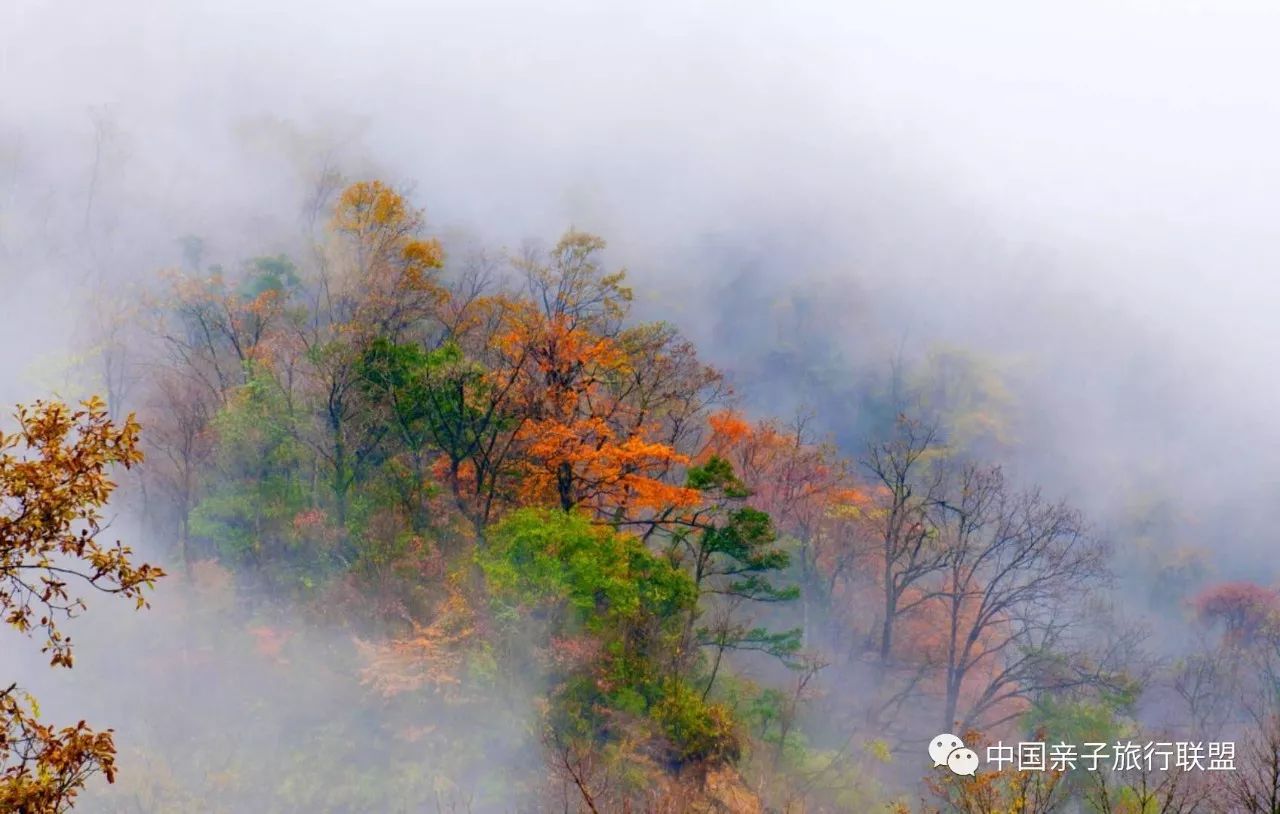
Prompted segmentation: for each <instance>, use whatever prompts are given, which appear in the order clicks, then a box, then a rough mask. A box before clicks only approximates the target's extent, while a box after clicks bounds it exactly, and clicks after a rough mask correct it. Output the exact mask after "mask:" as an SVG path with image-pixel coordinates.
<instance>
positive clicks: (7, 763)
mask: <svg viewBox="0 0 1280 814" xmlns="http://www.w3.org/2000/svg"><path fill="white" fill-rule="evenodd" d="M16 418H17V422H18V429H17V430H16V431H14V432H11V433H4V434H0V505H3V507H4V510H3V515H2V516H0V609H2V610H3V611H4V614H5V621H6V622H7V623H8V624H9V626H10V627H12V628H14V629H15V630H17V631H18V632H20V633H24V634H29V635H40V636H42V637H43V638H44V640H45V642H44V647H43V651H44V652H45V653H48V654H49V660H50V663H51V664H52V665H53V666H55V667H66V668H69V667H71V666H72V643H71V639H70V638H69V637H67V636H66V635H65V634H63V633H62V631H61V629H60V627H59V622H60V621H61V620H63V619H66V618H68V617H70V616H71V615H73V614H75V613H76V612H77V611H79V610H82V609H84V608H85V603H84V601H83V600H82V599H81V598H80V597H78V596H76V595H75V593H74V592H76V591H77V590H79V589H81V588H89V589H93V590H95V591H98V592H101V593H107V594H116V595H119V596H121V597H123V598H125V599H129V600H131V601H133V602H134V603H135V604H136V606H137V607H139V608H141V607H144V606H145V605H146V596H145V593H146V591H147V590H148V589H150V588H151V587H153V585H154V584H155V581H156V580H157V579H159V578H160V577H162V576H163V575H164V574H163V572H162V571H161V570H160V569H158V568H156V567H154V566H151V565H147V564H145V563H143V564H135V563H134V562H133V560H132V559H131V554H132V552H131V551H130V549H129V548H128V547H126V546H123V545H121V544H119V543H115V544H108V543H105V542H103V541H101V540H99V539H98V533H99V532H100V531H101V526H102V515H101V512H102V508H103V506H104V505H105V504H106V502H107V500H108V498H109V497H110V496H111V493H112V491H113V490H114V488H115V484H114V482H112V481H111V480H110V478H109V476H108V470H109V469H110V468H111V467H112V466H113V465H116V464H119V465H121V466H124V467H132V466H134V465H136V464H137V463H139V462H140V461H141V460H142V455H141V453H140V452H139V449H138V432H139V427H138V424H137V423H136V422H135V421H134V420H133V417H132V416H130V417H129V418H128V419H126V420H125V421H124V422H123V423H122V424H120V425H117V424H115V423H114V422H112V421H111V420H110V418H109V417H108V415H107V411H106V406H105V405H104V404H103V403H102V402H101V401H100V400H98V399H90V400H88V401H86V402H84V404H83V405H82V406H81V407H80V408H79V409H72V408H70V407H67V406H66V405H63V404H61V403H58V402H37V403H36V404H35V405H34V406H32V407H29V408H27V407H19V408H18V412H17V415H16ZM37 632H38V634H37ZM38 716H39V711H38V707H37V705H36V703H35V700H34V699H33V698H32V697H31V696H30V695H28V694H27V693H24V692H23V691H22V690H20V689H19V688H18V687H17V686H16V685H9V686H8V687H7V688H6V689H4V690H3V691H0V808H2V809H3V810H5V811H15V812H24V814H53V813H54V812H60V811H63V810H65V809H66V808H67V807H68V806H69V805H70V804H71V802H72V801H73V800H74V799H75V797H76V795H77V793H78V792H79V791H80V789H81V787H82V786H83V785H84V783H85V781H86V779H87V778H88V777H89V776H91V775H93V774H94V773H96V772H102V774H103V775H104V776H105V777H106V779H107V780H108V781H112V780H114V777H115V746H114V743H113V740H112V736H111V732H110V730H108V731H106V732H94V731H92V730H91V729H89V728H88V727H87V726H86V725H85V723H84V722H83V721H81V722H79V723H77V724H76V725H74V726H70V727H64V728H61V729H57V728H54V727H52V726H49V725H46V724H43V723H41V722H40V721H39V720H38Z"/></svg>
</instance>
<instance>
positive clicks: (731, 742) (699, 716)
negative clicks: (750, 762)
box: [653, 682, 742, 762]
mask: <svg viewBox="0 0 1280 814" xmlns="http://www.w3.org/2000/svg"><path fill="white" fill-rule="evenodd" d="M653 715H654V718H655V719H656V720H657V721H658V723H659V724H660V725H661V726H662V729H663V732H664V733H665V734H666V735H667V737H668V738H669V739H670V740H671V742H672V743H673V744H674V745H675V747H676V752H677V755H678V757H679V758H680V760H682V761H690V762H704V761H711V762H721V761H734V760H737V759H738V757H739V756H740V754H741V751H742V743H741V738H740V736H739V734H738V731H737V725H736V723H735V722H734V719H733V715H732V713H730V712H729V710H728V708H727V707H725V706H724V705H723V704H709V703H707V702H706V701H705V700H703V698H702V693H700V692H698V691H696V690H694V689H693V688H691V687H690V686H688V685H687V684H684V683H682V682H681V683H675V684H673V685H671V686H670V687H669V688H668V690H667V692H666V693H664V695H663V697H662V698H661V700H659V701H658V703H657V704H655V705H654V709H653Z"/></svg>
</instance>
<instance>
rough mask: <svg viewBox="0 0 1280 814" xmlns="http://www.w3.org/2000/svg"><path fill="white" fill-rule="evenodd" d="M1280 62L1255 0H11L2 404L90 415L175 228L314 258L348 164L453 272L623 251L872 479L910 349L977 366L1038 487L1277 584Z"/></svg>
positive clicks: (752, 376) (0, 312) (641, 306)
mask: <svg viewBox="0 0 1280 814" xmlns="http://www.w3.org/2000/svg"><path fill="white" fill-rule="evenodd" d="M1278 35H1280V10H1277V9H1276V8H1275V6H1274V5H1273V4H1269V3H1262V2H1255V3H1246V2H1213V3H1209V2H1159V3H1157V2H1072V3H1019V2H993V1H990V0H983V2H971V3H963V4H950V3H940V2H884V3H862V2H858V3H814V2H787V3H783V2H777V3H763V2H747V3H744V2H735V3H728V2H706V3H696V4H693V3H677V2H665V1H664V2H648V3H636V4H615V3H599V2H587V1H586V0H582V1H581V2H566V1H565V0H553V2H550V3H545V4H528V3H497V2H429V3H420V2H389V0H373V1H372V2H363V3H336V2H328V0H324V2H306V3H304V2H295V1H294V0H287V1H286V2H272V3H262V2H250V0H225V1H224V2H217V3H215V2H162V1H161V0H153V1H152V2H147V1H146V0H117V2H112V3H99V2H90V1H89V0H75V1H73V2H58V3H55V2H51V0H43V1H42V0H0V285H3V291H4V300H3V304H2V305H0V343H2V344H0V347H3V348H4V353H3V357H0V402H4V403H12V402H16V401H20V400H24V401H25V400H30V399H32V398H35V397H39V396H42V395H47V394H48V393H50V392H58V393H60V394H62V395H64V396H67V397H74V396H77V395H80V391H81V390H82V389H88V388H91V387H92V382H86V381H85V380H84V376H83V371H82V370H80V369H79V368H77V367H76V362H77V361H78V359H79V356H80V354H82V353H83V350H82V348H83V343H84V342H85V341H86V337H87V336H88V335H90V334H91V333H92V331H91V326H89V325H88V324H87V317H86V314H87V310H86V309H87V306H89V305H91V304H93V303H95V302H98V301H100V300H101V298H102V297H103V296H104V292H106V293H109V294H112V295H121V294H122V292H127V291H128V290H129V287H130V286H132V285H143V284H145V283H147V282H148V281H149V280H151V279H152V278H153V277H154V275H155V274H156V272H157V271H158V270H159V269H161V268H164V267H166V266H174V265H177V264H179V263H180V262H181V261H182V247H181V244H180V238H182V237H183V236H185V235H199V236H201V237H202V238H204V239H205V241H206V244H207V246H208V252H209V256H210V258H211V259H213V260H216V261H221V262H228V263H233V262H238V260H239V259H240V258H243V257H248V256H253V255H265V254H273V253H276V252H289V251H294V250H295V249H296V247H295V246H291V245H287V244H281V243H280V240H281V237H280V236H281V235H287V234H292V233H297V232H299V230H300V229H301V228H303V225H304V222H305V220H306V206H305V202H306V198H307V195H308V192H309V190H310V189H311V186H312V185H313V184H314V180H315V177H316V176H317V175H318V174H319V173H321V172H323V171H324V170H326V169H332V170H336V171H340V172H342V173H344V174H345V175H347V176H348V177H352V178H360V177H382V178H386V179H388V180H391V181H393V182H396V183H404V184H408V185H410V186H411V188H412V199H413V201H414V202H415V203H416V204H417V205H420V206H422V207H424V208H425V209H426V212H427V217H428V220H429V223H430V228H431V230H432V231H434V232H435V233H438V234H441V235H443V236H444V237H445V238H446V242H447V245H450V246H459V247H465V246H468V245H471V244H473V243H477V244H478V243H483V244H484V245H488V246H500V247H501V246H505V247H508V248H511V249H516V248H518V247H519V246H520V245H521V244H522V243H523V242H524V241H527V240H530V239H536V240H540V241H543V242H550V241H553V240H554V239H555V238H556V236H558V235H559V234H560V232H561V231H563V230H564V228H566V227H567V226H568V225H570V224H572V225H574V226H576V227H578V228H581V229H586V230H589V231H592V232H595V233H598V234H600V235H602V236H604V237H605V238H606V239H607V240H608V241H609V252H608V259H609V262H610V263H612V264H615V265H621V266H626V267H627V268H628V269H629V271H630V274H631V278H632V281H633V282H634V283H635V285H636V289H637V293H638V295H639V298H640V301H639V303H638V310H639V312H640V314H641V315H642V316H644V317H648V318H659V317H660V318H663V319H667V320H670V321H672V322H675V323H676V324H678V325H679V326H680V328H681V329H682V330H683V331H684V332H685V333H687V334H688V335H689V336H690V337H691V338H692V339H693V340H695V341H696V342H697V343H698V344H699V347H700V348H701V349H702V352H703V353H704V354H705V356H706V358H707V359H708V360H709V361H710V362H712V363H714V364H719V365H721V366H722V367H724V368H725V369H726V370H727V372H728V373H729V374H730V376H731V378H732V380H733V381H734V384H735V387H736V389H737V390H738V392H739V393H740V394H741V395H742V397H743V399H744V401H745V402H746V403H747V404H748V405H750V406H751V407H752V408H754V409H758V410H761V411H770V412H775V413H781V414H786V413H787V412H789V411H793V410H796V409H799V408H802V407H821V408H822V409H821V410H820V411H819V412H820V414H821V416H822V420H823V421H824V425H823V427H822V429H823V430H824V431H825V432H828V433H831V434H833V435H834V436H835V437H836V438H837V440H839V441H840V442H841V443H842V445H844V446H845V447H846V448H847V449H848V450H849V451H851V452H855V453H856V452H857V450H858V449H859V445H860V444H861V443H862V439H863V435H862V433H863V432H864V431H865V427H866V425H865V417H864V416H862V415H861V414H860V409H861V408H860V405H859V398H860V394H861V393H862V392H863V389H864V388H865V384H864V383H865V382H875V381H883V379H884V377H885V376H887V375H888V371H889V368H890V365H891V364H892V363H893V362H894V360H895V359H904V358H905V359H920V358H923V357H925V356H926V355H927V354H928V353H929V352H930V351H931V350H934V349H937V348H960V349H963V350H964V351H965V352H972V353H975V354H979V355H980V356H981V357H982V358H984V359H986V360H988V361H989V363H990V364H991V365H993V366H994V368H995V369H997V370H998V371H999V372H1000V375H1001V377H1002V380H1003V381H1004V383H1005V385H1006V386H1007V389H1008V393H1009V396H1010V399H1009V404H1010V408H1009V409H1010V416H1011V427H1012V430H1011V432H1012V434H1013V438H1012V439H1011V443H1010V445H1009V450H1008V452H1007V457H1008V458H1009V460H1010V463H1011V464H1012V465H1013V466H1014V467H1015V468H1016V470H1017V471H1018V473H1019V475H1020V476H1024V477H1025V478H1026V479H1028V480H1035V481H1038V482H1041V483H1044V484H1046V486H1047V487H1048V488H1049V489H1051V490H1053V491H1054V492H1055V493H1060V494H1063V495H1065V496H1067V497H1069V498H1070V499H1072V500H1074V501H1076V502H1077V503H1079V504H1081V505H1082V506H1083V507H1084V508H1085V509H1086V510H1087V511H1088V512H1089V513H1090V516H1091V517H1092V519H1093V520H1094V521H1095V522H1097V523H1098V524H1099V525H1101V526H1102V527H1104V528H1111V527H1115V526H1117V525H1121V524H1123V523H1124V522H1126V520H1127V519H1128V518H1129V517H1130V516H1131V514H1132V512H1133V506H1134V504H1135V503H1136V502H1141V501H1142V500H1150V501H1154V502H1157V503H1159V502H1163V503H1164V504H1167V505H1170V506H1172V507H1173V508H1174V517H1175V520H1174V521H1172V522H1171V524H1170V528H1169V529H1165V530H1163V531H1167V532H1168V533H1170V534H1172V535H1174V536H1179V537H1182V538H1183V539H1189V540H1195V541H1196V542H1197V544H1199V545H1201V546H1204V547H1205V548H1207V549H1208V550H1211V551H1213V552H1214V554H1215V557H1216V558H1217V559H1216V561H1215V563H1214V567H1215V568H1216V569H1217V573H1218V574H1219V576H1221V577H1231V576H1238V575H1241V574H1245V575H1248V576H1250V577H1251V578H1253V579H1255V580H1258V581H1262V582H1265V581H1269V580H1271V579H1272V578H1273V577H1274V576H1275V569H1274V565H1273V563H1272V560H1271V557H1270V556H1269V552H1270V551H1272V550H1274V537H1273V536H1272V532H1271V525H1272V524H1271V522H1270V519H1269V517H1268V514H1269V512H1270V511H1271V510H1272V508H1273V506H1274V504H1275V498H1276V495H1277V491H1278V490H1280V457H1278V456H1277V453H1276V450H1277V442H1278V441H1280V438H1278V437H1277V430H1276V424H1275V421H1274V415H1275V411H1276V407H1277V406H1278V403H1280V398H1278V395H1280V393H1278V390H1277V382H1276V379H1275V376H1274V374H1273V369H1274V365H1273V360H1274V358H1275V356H1274V354H1275V350H1276V343H1277V339H1280V328H1277V327H1276V325H1277V323H1276V320H1275V307H1276V303H1277V302H1278V301H1280V275H1277V274H1276V273H1275V271H1274V269H1275V267H1276V265H1277V260H1278V259H1280V245H1278V244H1277V242H1276V240H1275V237H1274V235H1275V224H1274V218H1275V213H1276V212H1277V211H1278V207H1277V203H1280V201H1277V200H1276V199H1277V196H1278V195H1280V192H1278V190H1280V161H1277V159H1276V145H1277V144H1280V96H1278V95H1277V94H1276V91H1275V77H1276V76H1280V52H1277V50H1276V49H1275V48H1274V43H1275V42H1276V41H1277V36H1278ZM789 351H795V352H796V354H797V355H803V356H805V357H806V358H809V359H811V360H812V359H817V360H820V361H819V362H815V363H814V365H815V367H816V368H820V369H817V370H814V369H810V370H800V369H797V367H796V366H794V365H790V364H788V363H787V359H788V358H789V357H787V355H786V354H787V352H789ZM1163 531H1162V532H1161V533H1163ZM1158 542H1159V541H1158V540H1157V543H1158ZM8 658H9V656H8V652H7V649H6V655H5V661H8ZM85 658H86V659H87V658H89V656H88V655H86V656H85ZM87 712H89V711H88V710H87V711H86V713H87ZM115 717H116V718H119V717H120V715H118V714H117V715H116V716H115Z"/></svg>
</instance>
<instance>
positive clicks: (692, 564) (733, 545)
mask: <svg viewBox="0 0 1280 814" xmlns="http://www.w3.org/2000/svg"><path fill="white" fill-rule="evenodd" d="M688 486H689V487H691V488H693V489H696V490H698V492H700V493H701V494H702V495H703V506H701V507H700V508H699V510H698V511H697V512H695V513H694V514H693V515H692V517H691V519H690V520H689V521H688V528H686V529H681V530H679V531H677V532H675V533H674V534H673V535H672V538H671V543H670V548H669V551H668V556H669V557H670V558H671V559H672V560H673V561H674V562H678V563H681V564H682V565H684V566H685V568H686V569H688V571H689V572H690V574H691V576H692V578H693V584H694V585H695V586H696V587H697V589H698V593H699V596H700V597H702V598H703V599H704V602H703V603H702V604H701V605H699V606H697V607H695V608H692V609H691V610H690V613H689V622H688V630H689V633H690V634H691V636H690V638H691V639H692V643H693V644H695V645H697V646H699V647H707V648H710V649H711V650H712V651H713V652H714V656H713V657H712V664H711V670H710V672H709V675H708V676H707V678H706V682H705V685H704V688H703V691H702V697H703V698H704V699H705V698H706V697H707V696H708V695H709V694H710V692H711V689H712V687H713V686H714V685H715V681H716V677H717V676H718V674H719V671H720V666H721V662H722V660H723V658H724V655H725V652H726V651H728V650H741V651H756V652H760V653H764V654H766V655H769V656H773V657H774V658H778V659H781V660H783V661H784V662H787V661H790V660H791V658H792V657H794V656H795V655H796V654H797V653H798V652H799V650H800V633H801V631H800V630H798V629H797V630H786V631H781V632H774V631H771V630H769V629H768V628H765V627H761V626H758V625H752V624H751V623H750V622H748V621H743V620H742V619H740V616H741V611H742V609H743V606H744V605H746V604H747V603H757V602H764V603H773V602H788V601H791V600H794V599H796V598H797V597H799V595H800V590H799V588H798V587H797V586H794V585H790V586H785V587H780V586H778V585H775V584H774V582H773V579H774V578H775V577H776V575H777V574H778V573H780V572H782V571H784V570H785V569H786V568H787V567H788V566H789V565H790V562H791V558H790V555H789V554H788V553H787V552H786V551H783V550H782V549H780V548H778V547H777V546H776V545H775V544H776V543H777V540H778V535H777V532H776V530H775V529H774V526H773V520H772V519H771V518H770V517H769V515H768V514H766V513H765V512H762V511H760V510H759V509H757V508H754V507H753V506H750V505H748V504H747V502H746V501H747V499H748V498H749V497H750V496H751V492H750V491H749V490H748V489H747V487H746V485H745V484H744V483H743V482H742V481H741V480H740V479H739V478H738V476H737V475H736V474H735V473H734V471H733V467H732V466H731V465H730V464H729V462H728V461H726V460H725V459H724V458H721V457H719V456H715V455H713V456H712V457H711V458H710V459H708V460H707V462H706V463H704V464H703V465H701V466H697V467H693V468H691V469H690V470H689V474H688ZM707 615H709V616H710V618H711V623H710V624H708V625H703V626H701V627H696V628H695V624H696V622H697V621H698V620H699V619H700V618H702V617H704V616H707Z"/></svg>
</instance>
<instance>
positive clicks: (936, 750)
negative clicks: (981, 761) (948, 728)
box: [929, 733, 978, 777]
mask: <svg viewBox="0 0 1280 814" xmlns="http://www.w3.org/2000/svg"><path fill="white" fill-rule="evenodd" d="M929 757H931V758H933V765H934V766H946V767H947V768H949V769H950V770H951V771H952V772H954V773H955V774H958V775H966V776H968V777H973V776H974V775H975V774H976V773H977V771H978V753H977V752H975V751H973V750H972V749H969V748H967V747H966V746H965V745H964V741H962V740H960V738H958V737H956V736H955V735H951V734H948V733H943V734H941V735H939V736H937V737H936V738H934V739H933V740H932V741H930V742H929Z"/></svg>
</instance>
